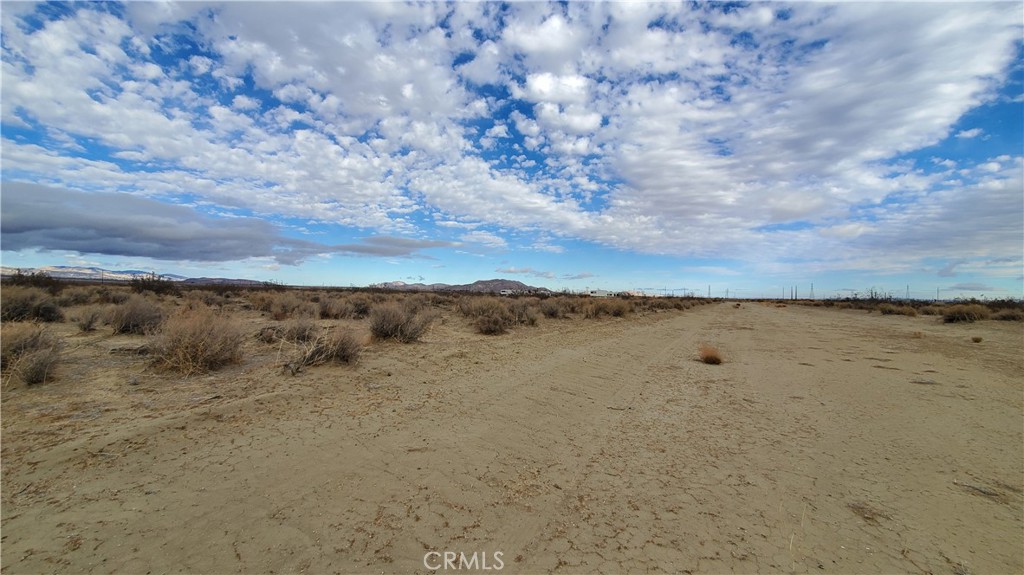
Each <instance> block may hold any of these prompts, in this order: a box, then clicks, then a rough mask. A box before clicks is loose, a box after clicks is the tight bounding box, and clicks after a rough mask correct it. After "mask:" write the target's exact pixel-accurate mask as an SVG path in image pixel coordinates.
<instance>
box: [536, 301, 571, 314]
mask: <svg viewBox="0 0 1024 575" xmlns="http://www.w3.org/2000/svg"><path fill="white" fill-rule="evenodd" d="M538 307H539V308H540V313H541V314H543V315H544V317H546V318H549V319H561V318H563V317H565V310H564V309H563V307H562V302H561V300H557V299H546V300H544V301H542V302H540V305H539V306H538Z"/></svg>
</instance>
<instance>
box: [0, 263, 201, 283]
mask: <svg viewBox="0 0 1024 575" xmlns="http://www.w3.org/2000/svg"><path fill="white" fill-rule="evenodd" d="M18 272H21V273H23V274H31V273H44V274H46V275H48V276H50V277H52V278H58V279H73V280H90V281H100V280H110V281H131V280H133V279H135V278H143V277H148V276H150V275H152V273H153V272H149V271H143V270H106V269H103V268H97V267H84V266H43V267H39V268H13V267H8V266H3V267H2V268H0V273H2V274H3V275H5V276H12V275H15V274H17V273H18ZM158 276H159V277H160V278H162V279H165V280H171V281H182V280H185V279H187V278H186V277H185V276H179V275H175V274H158Z"/></svg>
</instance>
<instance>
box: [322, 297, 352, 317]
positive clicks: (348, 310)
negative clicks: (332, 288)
mask: <svg viewBox="0 0 1024 575" xmlns="http://www.w3.org/2000/svg"><path fill="white" fill-rule="evenodd" d="M353 315H354V310H353V309H352V304H351V303H349V302H348V301H347V300H343V299H341V298H337V297H333V296H325V297H322V298H320V319H345V318H349V317H352V316H353Z"/></svg>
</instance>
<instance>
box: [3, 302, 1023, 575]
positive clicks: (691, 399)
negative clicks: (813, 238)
mask: <svg viewBox="0 0 1024 575" xmlns="http://www.w3.org/2000/svg"><path fill="white" fill-rule="evenodd" d="M454 323H455V322H447V323H445V324H439V325H436V326H435V328H434V329H433V330H432V331H431V332H430V334H429V335H428V336H427V337H426V338H425V341H424V342H422V343H419V344H413V345H406V346H403V345H401V344H378V345H375V346H373V347H372V348H371V349H370V350H369V351H368V352H367V353H366V354H365V355H364V358H363V359H362V361H361V363H360V365H358V366H357V367H355V368H347V367H320V368H311V369H309V370H308V371H307V372H305V373H303V374H300V375H299V376H298V377H291V376H290V375H283V374H282V373H280V372H279V371H277V370H275V369H273V368H270V367H265V366H261V365H246V366H242V367H240V368H238V369H237V370H236V371H235V372H233V373H231V374H230V377H229V378H228V379H225V378H226V377H228V376H226V375H224V374H220V375H215V376H212V377H210V378H206V379H198V380H195V381H191V382H189V383H188V384H187V386H185V387H182V389H181V391H180V392H179V393H180V394H182V397H183V398H186V399H182V400H181V408H180V409H171V410H166V412H164V413H160V414H154V413H152V411H149V412H144V413H143V412H138V413H135V414H133V412H132V410H131V408H130V405H129V404H119V403H117V402H114V401H111V402H104V401H101V400H97V402H95V404H93V405H94V407H96V411H95V413H98V415H94V416H91V417H90V418H88V419H82V418H78V419H75V418H74V414H73V413H71V412H68V411H61V410H59V409H57V411H58V412H60V413H62V415H61V416H59V417H58V416H55V415H53V413H55V411H54V409H56V407H55V405H56V406H57V407H59V406H60V405H62V404H61V402H64V403H65V404H67V405H71V404H72V403H73V402H74V401H76V400H77V401H81V396H82V394H86V395H87V394H88V393H90V392H89V390H88V389H79V390H75V388H74V385H75V384H74V382H72V381H63V382H60V383H57V384H54V385H55V386H57V387H54V388H53V389H51V390H47V391H44V392H42V393H45V394H49V395H45V396H41V395H39V393H40V391H39V389H25V390H19V391H18V392H17V393H12V394H9V395H8V396H7V397H6V398H5V404H4V413H3V415H4V419H5V422H4V438H3V441H4V445H3V450H4V451H3V456H4V460H3V464H4V474H3V504H4V505H3V534H2V537H3V540H2V565H3V570H4V572H8V573H27V572H51V571H61V572H66V573H75V572H121V573H128V572H131V573H142V572H206V573H212V572H218V573H226V572H244V573H269V572H310V573H320V572H345V573H349V572H351V573H357V572H358V573H380V572H386V573H392V572H395V573H399V572H400V573H409V572H427V571H428V567H430V566H431V565H434V566H436V565H438V564H439V562H441V561H443V557H444V556H443V553H444V552H446V551H447V552H454V553H463V554H464V555H465V556H466V558H467V559H468V558H469V557H472V556H473V555H472V554H474V553H475V554H476V555H475V557H476V560H477V561H478V562H477V563H476V564H475V567H477V568H476V569H475V570H476V571H477V572H480V571H499V570H498V569H497V567H498V564H499V563H500V564H501V569H500V572H503V573H544V572H557V573H562V572H565V573H594V572H600V573H623V572H672V573H679V572H693V573H721V572H765V573H767V572H827V573H879V572H907V573H1011V572H1013V573H1020V572H1022V571H1024V551H1022V549H1024V547H1022V543H1024V511H1022V509H1024V496H1022V489H1024V454H1022V446H1024V436H1022V433H1024V401H1022V400H1024V394H1022V390H1024V378H1022V375H1024V365H1022V362H1021V359H1020V357H1019V353H1020V350H1021V349H1022V343H1024V341H1022V331H1021V326H1020V324H1019V323H1017V322H984V323H983V324H974V325H970V326H960V325H954V326H949V325H942V324H940V323H937V322H936V320H935V319H934V318H926V317H921V318H904V317H882V316H878V315H877V314H874V315H867V314H865V313H864V312H854V311H836V310H824V309H818V308H804V307H795V306H789V307H786V308H776V307H770V306H765V305H760V304H753V303H750V304H744V305H743V306H742V308H739V309H736V308H733V307H732V306H731V305H729V304H715V305H709V306H704V307H701V308H696V309H693V310H689V311H686V312H682V313H676V312H673V313H661V314H654V315H650V316H646V317H632V318H626V319H607V320H601V321H572V322H567V321H558V320H548V321H545V322H543V323H542V325H541V326H540V327H537V328H521V329H518V330H516V331H515V332H513V333H511V334H509V335H506V336H502V337H483V336H478V335H475V334H471V333H468V332H467V331H466V330H464V329H462V328H461V327H460V326H457V325H455V324H454ZM975 334H978V335H983V336H984V339H983V342H982V343H980V344H974V343H971V341H970V336H972V335H975ZM701 341H707V342H710V343H712V344H715V345H717V346H718V347H719V348H720V349H721V350H722V353H723V355H724V357H725V363H724V364H722V365H719V366H713V365H705V364H703V363H700V362H698V361H696V349H697V345H698V343H699V342H701ZM86 371H87V370H86ZM83 381H89V374H88V373H85V374H84V375H83ZM132 383H135V384H137V385H134V386H131V387H128V386H127V384H125V387H124V389H125V390H126V391H125V392H124V393H129V391H130V392H131V393H140V390H141V391H145V390H146V389H147V387H153V386H157V385H163V386H166V385H168V384H167V382H166V381H153V382H149V381H146V380H143V381H141V382H132ZM80 385H81V384H80ZM239 390H242V391H239ZM32 393H36V396H31V394H32ZM152 393H153V394H161V393H163V394H166V393H172V392H170V391H167V390H166V389H159V390H158V389H155V388H154V389H153V390H152ZM139 396H140V397H141V395H139ZM43 397H45V398H46V401H47V402H48V407H47V408H45V409H44V408H43V407H42V406H41V403H40V402H41V399H40V398H43ZM12 418H13V420H12ZM430 552H436V553H435V554H434V555H429V556H427V564H426V565H425V564H424V558H425V555H426V554H427V553H430ZM481 559H482V560H483V563H481V562H480V561H481ZM484 567H488V569H485V568H484Z"/></svg>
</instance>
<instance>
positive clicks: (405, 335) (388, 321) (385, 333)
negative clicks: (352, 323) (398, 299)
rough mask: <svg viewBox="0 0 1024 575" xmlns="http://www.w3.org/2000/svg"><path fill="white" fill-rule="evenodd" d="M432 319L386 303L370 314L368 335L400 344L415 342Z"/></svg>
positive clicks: (423, 314)
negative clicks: (392, 340)
mask: <svg viewBox="0 0 1024 575" xmlns="http://www.w3.org/2000/svg"><path fill="white" fill-rule="evenodd" d="M431 321H433V317H432V316H430V315H429V314H426V313H415V312H412V311H409V310H407V309H403V308H402V307H401V306H399V305H398V304H394V303H387V304H383V305H380V306H378V307H375V308H374V309H373V311H371V312H370V333H372V334H373V337H374V338H376V339H379V340H385V339H394V340H397V341H400V342H402V343H410V342H413V341H417V340H418V339H419V338H420V336H422V335H423V332H425V331H426V330H427V328H428V327H430V322H431Z"/></svg>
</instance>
